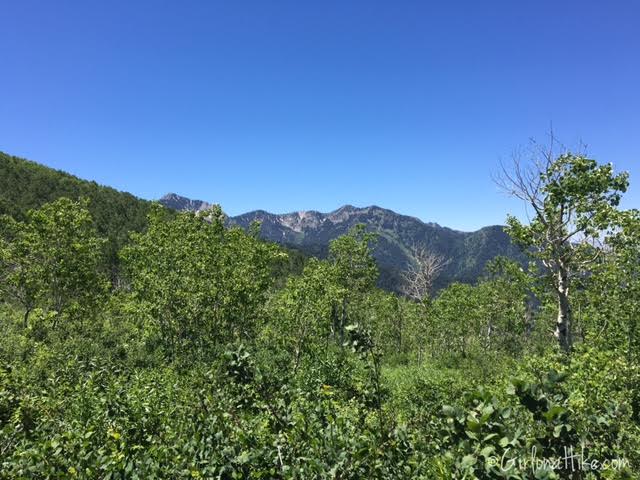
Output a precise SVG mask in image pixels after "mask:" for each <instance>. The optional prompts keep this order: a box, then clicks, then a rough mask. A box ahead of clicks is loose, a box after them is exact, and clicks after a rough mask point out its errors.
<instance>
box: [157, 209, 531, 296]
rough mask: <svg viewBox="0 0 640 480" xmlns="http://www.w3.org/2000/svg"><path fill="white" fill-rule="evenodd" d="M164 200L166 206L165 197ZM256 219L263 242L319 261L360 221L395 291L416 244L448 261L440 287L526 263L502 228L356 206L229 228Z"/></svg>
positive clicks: (260, 214)
mask: <svg viewBox="0 0 640 480" xmlns="http://www.w3.org/2000/svg"><path fill="white" fill-rule="evenodd" d="M160 202H161V203H164V202H163V200H162V199H161V200H160ZM164 204H165V205H166V206H170V205H168V204H167V203H164ZM180 204H182V205H189V202H188V199H183V200H181V201H180ZM255 221H258V222H260V223H261V227H260V228H261V230H260V234H261V236H262V237H263V238H264V239H265V240H269V241H273V242H277V243H279V244H282V245H285V246H287V247H290V248H296V249H299V250H301V251H302V252H304V253H306V254H307V255H313V256H317V257H321V258H322V257H325V256H326V255H327V253H328V247H329V242H330V241H331V240H332V239H334V238H336V237H338V236H340V235H344V234H345V233H347V232H348V231H349V229H351V228H352V227H353V226H355V225H357V224H359V223H362V224H364V225H366V226H367V229H368V230H369V231H372V232H376V233H377V234H378V242H377V244H376V246H375V248H374V256H375V257H376V260H377V261H378V265H379V267H380V271H381V280H380V283H381V286H383V287H386V288H390V289H393V290H397V289H398V287H399V285H400V279H401V272H402V271H403V270H405V269H406V268H407V266H408V265H409V264H410V262H411V261H412V256H411V249H412V247H413V246H425V247H427V248H428V249H429V250H431V251H433V252H435V253H439V254H441V255H444V256H445V257H446V258H448V259H449V260H450V263H449V265H448V266H447V267H446V269H445V270H444V271H443V273H442V275H441V277H440V278H439V281H438V282H437V284H436V288H440V287H443V286H445V285H448V284H449V283H451V282H453V281H460V282H473V281H475V280H476V279H477V278H478V277H479V276H480V275H481V274H482V271H483V269H484V266H485V264H486V263H487V262H488V261H489V260H491V259H492V258H494V257H496V256H498V255H504V256H507V257H510V258H514V259H517V260H522V259H523V255H522V253H521V252H520V249H519V248H518V247H516V246H515V245H513V244H512V243H511V240H510V238H509V236H508V235H507V234H506V233H505V232H504V229H503V227H502V226H499V225H494V226H488V227H484V228H481V229H480V230H477V231H475V232H461V231H458V230H453V229H451V228H447V227H442V226H440V225H438V224H437V223H425V222H423V221H422V220H420V219H418V218H415V217H410V216H406V215H401V214H398V213H396V212H393V211H391V210H387V209H385V208H381V207H378V206H370V207H364V208H358V207H354V206H352V205H345V206H343V207H341V208H339V209H337V210H335V211H333V212H329V213H321V212H317V211H313V210H310V211H300V212H293V213H286V214H273V213H269V212H266V211H264V210H256V211H253V212H248V213H245V214H242V215H238V216H236V217H230V218H229V220H228V222H229V224H232V225H238V226H240V227H243V228H248V227H249V225H251V223H253V222H255Z"/></svg>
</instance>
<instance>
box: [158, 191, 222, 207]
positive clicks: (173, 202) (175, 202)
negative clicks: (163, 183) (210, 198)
mask: <svg viewBox="0 0 640 480" xmlns="http://www.w3.org/2000/svg"><path fill="white" fill-rule="evenodd" d="M159 202H160V203H161V204H162V205H164V206H165V207H167V208H171V209H173V210H177V211H179V212H200V211H201V210H207V209H209V208H211V204H210V203H207V202H204V201H202V200H191V199H190V198H187V197H182V196H180V195H178V194H176V193H167V194H166V195H165V196H164V197H162V198H161V199H160V200H159Z"/></svg>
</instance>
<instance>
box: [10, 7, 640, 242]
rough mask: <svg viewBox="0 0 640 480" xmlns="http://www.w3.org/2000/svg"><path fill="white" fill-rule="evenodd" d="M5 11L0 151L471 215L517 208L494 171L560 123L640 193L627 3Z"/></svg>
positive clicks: (105, 170) (327, 204) (478, 221)
mask: <svg viewBox="0 0 640 480" xmlns="http://www.w3.org/2000/svg"><path fill="white" fill-rule="evenodd" d="M0 21H1V22H2V28H0V65H1V66H2V72H1V73H0V150H3V151H5V152H7V153H11V154H13V155H18V156H22V157H27V158H30V159H32V160H35V161H38V162H40V163H43V164H45V165H49V166H52V167H55V168H59V169H63V170H66V171H69V172H71V173H73V174H76V175H78V176H80V177H83V178H87V179H93V180H96V181H98V182H99V183H103V184H107V185H111V186H114V187H116V188H118V189H122V190H127V191H130V192H132V193H134V194H136V195H139V196H141V197H144V198H150V199H153V198H158V197H159V196H161V195H162V194H164V193H166V192H169V191H175V192H177V193H180V194H183V195H186V196H189V197H192V198H200V199H204V200H208V201H213V202H217V203H220V204H221V205H222V206H223V208H224V209H225V210H226V211H227V212H228V213H230V214H238V213H242V212H245V211H248V210H252V209H258V208H262V209H265V210H270V211H273V212H287V211H292V210H301V209H316V210H321V211H329V210H333V209H335V208H337V207H339V206H340V205H342V204H346V203H349V204H353V205H356V206H366V205H371V204H376V205H380V206H384V207H386V208H391V209H393V210H396V211H398V212H401V213H405V214H409V215H414V216H417V217H419V218H422V219H423V220H425V221H436V222H438V223H441V224H443V225H447V226H451V227H453V228H458V229H464V230H470V229H475V228H478V227H480V226H482V225H487V224H494V223H502V222H503V221H504V219H505V215H506V214H507V213H508V212H515V213H519V212H521V211H522V209H521V207H520V205H519V204H518V203H517V202H515V201H512V200H509V199H507V198H506V197H505V196H504V195H502V194H501V193H499V192H498V191H497V189H496V187H495V185H494V184H493V183H492V181H491V173H492V172H494V171H495V170H496V169H497V166H498V163H499V161H500V159H508V158H509V156H510V154H511V152H512V151H513V150H514V149H516V148H517V147H518V146H521V145H525V144H526V143H527V140H528V139H529V138H530V137H535V138H538V139H544V137H545V134H546V132H547V131H548V128H549V124H550V122H553V126H554V130H555V131H556V134H557V135H558V136H559V137H560V138H561V139H562V140H563V141H564V142H565V143H567V144H569V145H572V144H576V143H577V142H578V141H579V140H580V139H582V140H583V141H585V142H586V143H587V144H588V145H589V153H590V154H591V156H593V157H594V158H596V159H598V160H600V161H602V162H609V161H611V162H613V163H614V165H615V166H616V168H617V169H624V170H628V171H630V173H631V180H632V187H631V189H630V191H629V193H628V194H627V197H626V200H625V206H627V207H640V161H639V159H640V28H638V25H640V4H639V3H638V2H635V1H624V0H621V1H616V2H601V1H579V2H577V1H576V2H571V1H562V2H558V1H536V2H515V1H504V2H498V1H495V2H494V1H486V2H478V1H469V2H456V1H447V2H444V1H443V2H423V1H415V2H408V1H387V2H381V1H373V0H369V1H322V2H320V1H317V2H302V1H277V0H274V1H264V0H261V1H241V0H239V1H224V2H223V1H201V2H196V1H188V0H187V1H173V2H167V1H148V2H142V1H139V2H134V1H127V2H120V1H108V2H97V1H82V2H68V1H60V2H49V1H42V2H33V1H29V0H20V1H7V0H0ZM634 182H635V183H634Z"/></svg>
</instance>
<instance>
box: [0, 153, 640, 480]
mask: <svg viewBox="0 0 640 480" xmlns="http://www.w3.org/2000/svg"><path fill="white" fill-rule="evenodd" d="M0 159H1V160H2V163H1V165H2V169H3V173H2V176H0V178H1V180H0V181H1V182H2V187H3V188H2V199H3V207H2V208H3V212H4V213H5V215H3V216H2V219H1V221H0V298H1V300H2V303H0V328H1V330H2V333H3V335H2V338H0V478H2V479H53V478H82V479H153V478H158V479H180V478H184V479H189V478H191V479H204V478H206V479H243V478H255V479H259V478H260V479H271V478H287V479H319V478H320V479H323V478H326V479H415V478H417V479H600V478H607V479H611V478H614V479H623V478H639V477H638V473H637V472H638V471H640V389H639V387H640V355H639V352H640V350H639V349H638V346H639V341H640V330H639V329H638V324H637V322H638V318H639V317H638V314H639V313H640V277H639V276H638V271H639V269H638V267H639V265H640V213H639V212H638V211H635V210H632V211H622V210H620V209H619V208H618V204H619V202H620V197H621V195H622V194H623V193H624V191H625V190H626V189H627V186H628V179H627V176H626V175H625V174H616V173H614V172H613V169H612V167H611V166H610V165H601V164H598V163H597V162H595V161H594V160H591V159H588V158H585V157H582V156H574V155H570V154H566V155H562V156H559V157H557V158H553V159H550V161H549V162H548V163H547V164H546V165H545V168H544V170H542V171H539V172H537V174H538V176H537V177H533V178H534V180H535V182H534V187H535V189H534V190H532V191H531V192H529V193H531V195H530V198H529V200H530V201H531V202H532V203H533V204H534V206H535V208H536V211H537V215H536V216H534V217H533V218H532V220H531V222H529V223H526V224H525V223H522V222H519V221H518V220H517V219H515V218H509V220H508V227H507V229H506V231H507V233H508V234H509V235H510V236H511V238H513V240H514V242H516V243H517V244H518V245H521V246H522V248H523V249H524V250H525V251H527V252H528V255H530V257H531V263H530V266H529V267H528V268H523V266H522V265H521V264H520V263H517V262H514V261H513V260H512V259H509V258H505V257H498V258H495V259H493V260H492V261H490V262H489V263H488V264H487V266H486V268H485V269H484V272H483V274H482V276H481V277H480V278H479V279H478V280H477V281H476V282H474V283H473V284H465V283H457V282H454V283H452V284H450V285H448V286H446V287H445V288H442V289H441V290H439V291H437V292H436V291H435V289H434V285H435V281H436V278H437V275H438V273H439V272H442V271H443V268H444V265H445V263H446V260H444V259H441V258H439V257H437V256H433V255H430V254H429V252H425V255H424V258H425V259H426V260H432V261H425V262H423V263H420V262H418V265H424V266H425V269H424V271H419V272H418V271H414V273H416V275H413V276H412V275H407V276H406V277H405V278H404V281H405V282H414V285H412V287H415V288H412V289H411V290H410V291H411V292H419V293H412V294H411V295H398V294H395V293H390V292H388V291H384V290H381V289H379V288H378V287H377V286H376V285H377V281H378V277H379V273H380V272H379V267H378V264H377V262H376V258H375V257H374V255H373V251H374V248H375V244H376V242H379V241H381V238H380V237H381V236H380V235H378V234H376V233H375V232H371V231H369V230H367V228H366V227H365V226H364V225H361V224H354V225H352V226H351V227H350V229H349V231H348V232H346V233H345V234H343V235H341V236H338V237H337V238H335V239H332V240H330V242H329V247H328V251H327V254H326V258H324V259H317V258H312V259H309V260H308V261H306V262H305V263H304V265H300V264H298V268H297V269H296V268H290V266H291V263H292V260H291V255H290V254H289V253H288V252H287V251H286V250H284V249H282V248H281V247H280V246H278V245H276V244H273V243H268V242H265V241H264V240H262V239H261V238H260V234H259V232H260V225H259V224H255V223H253V224H251V225H247V226H246V227H247V228H241V227H239V226H231V227H229V226H228V225H227V224H226V223H225V221H226V220H225V216H224V215H223V213H222V210H221V209H220V207H218V206H213V207H211V208H210V209H208V210H204V211H202V212H200V213H193V212H186V213H178V214H176V213H175V212H172V211H170V210H168V209H166V208H163V207H161V206H160V205H158V204H149V203H146V202H142V201H140V200H137V199H135V198H134V197H124V196H119V194H117V192H115V191H113V190H111V189H107V188H104V187H99V186H97V185H87V184H85V183H82V182H79V181H78V180H77V179H75V178H74V177H71V176H65V175H62V176H60V175H59V174H56V175H54V174H53V173H49V172H48V171H47V170H46V169H42V168H41V167H38V166H37V165H35V164H30V163H24V162H22V161H19V160H17V159H14V158H12V157H8V156H5V155H3V156H1V157H0ZM6 172H10V173H7V175H9V174H10V175H12V178H11V179H7V178H5V176H4V175H5V173H6ZM60 192H64V195H60ZM114 232H118V233H114ZM126 232H130V233H128V234H126ZM114 249H117V259H118V267H119V268H118V269H116V270H113V269H110V268H109V265H112V264H113V258H111V256H112V254H113V250H114ZM418 274H419V275H418ZM416 282H417V283H416ZM407 291H409V290H407Z"/></svg>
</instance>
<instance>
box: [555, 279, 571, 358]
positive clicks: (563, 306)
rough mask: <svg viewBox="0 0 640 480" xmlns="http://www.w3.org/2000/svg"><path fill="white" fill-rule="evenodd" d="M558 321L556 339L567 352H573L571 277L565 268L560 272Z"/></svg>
mask: <svg viewBox="0 0 640 480" xmlns="http://www.w3.org/2000/svg"><path fill="white" fill-rule="evenodd" d="M557 275H558V285H557V290H556V293H557V296H558V319H557V320H556V330H555V332H554V335H555V337H556V338H557V339H558V342H559V343H560V347H562V349H563V350H564V351H565V352H569V351H571V347H572V338H571V304H570V303H569V278H568V277H569V276H568V273H567V270H566V269H565V268H561V269H560V271H559V272H558V274H557Z"/></svg>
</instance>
